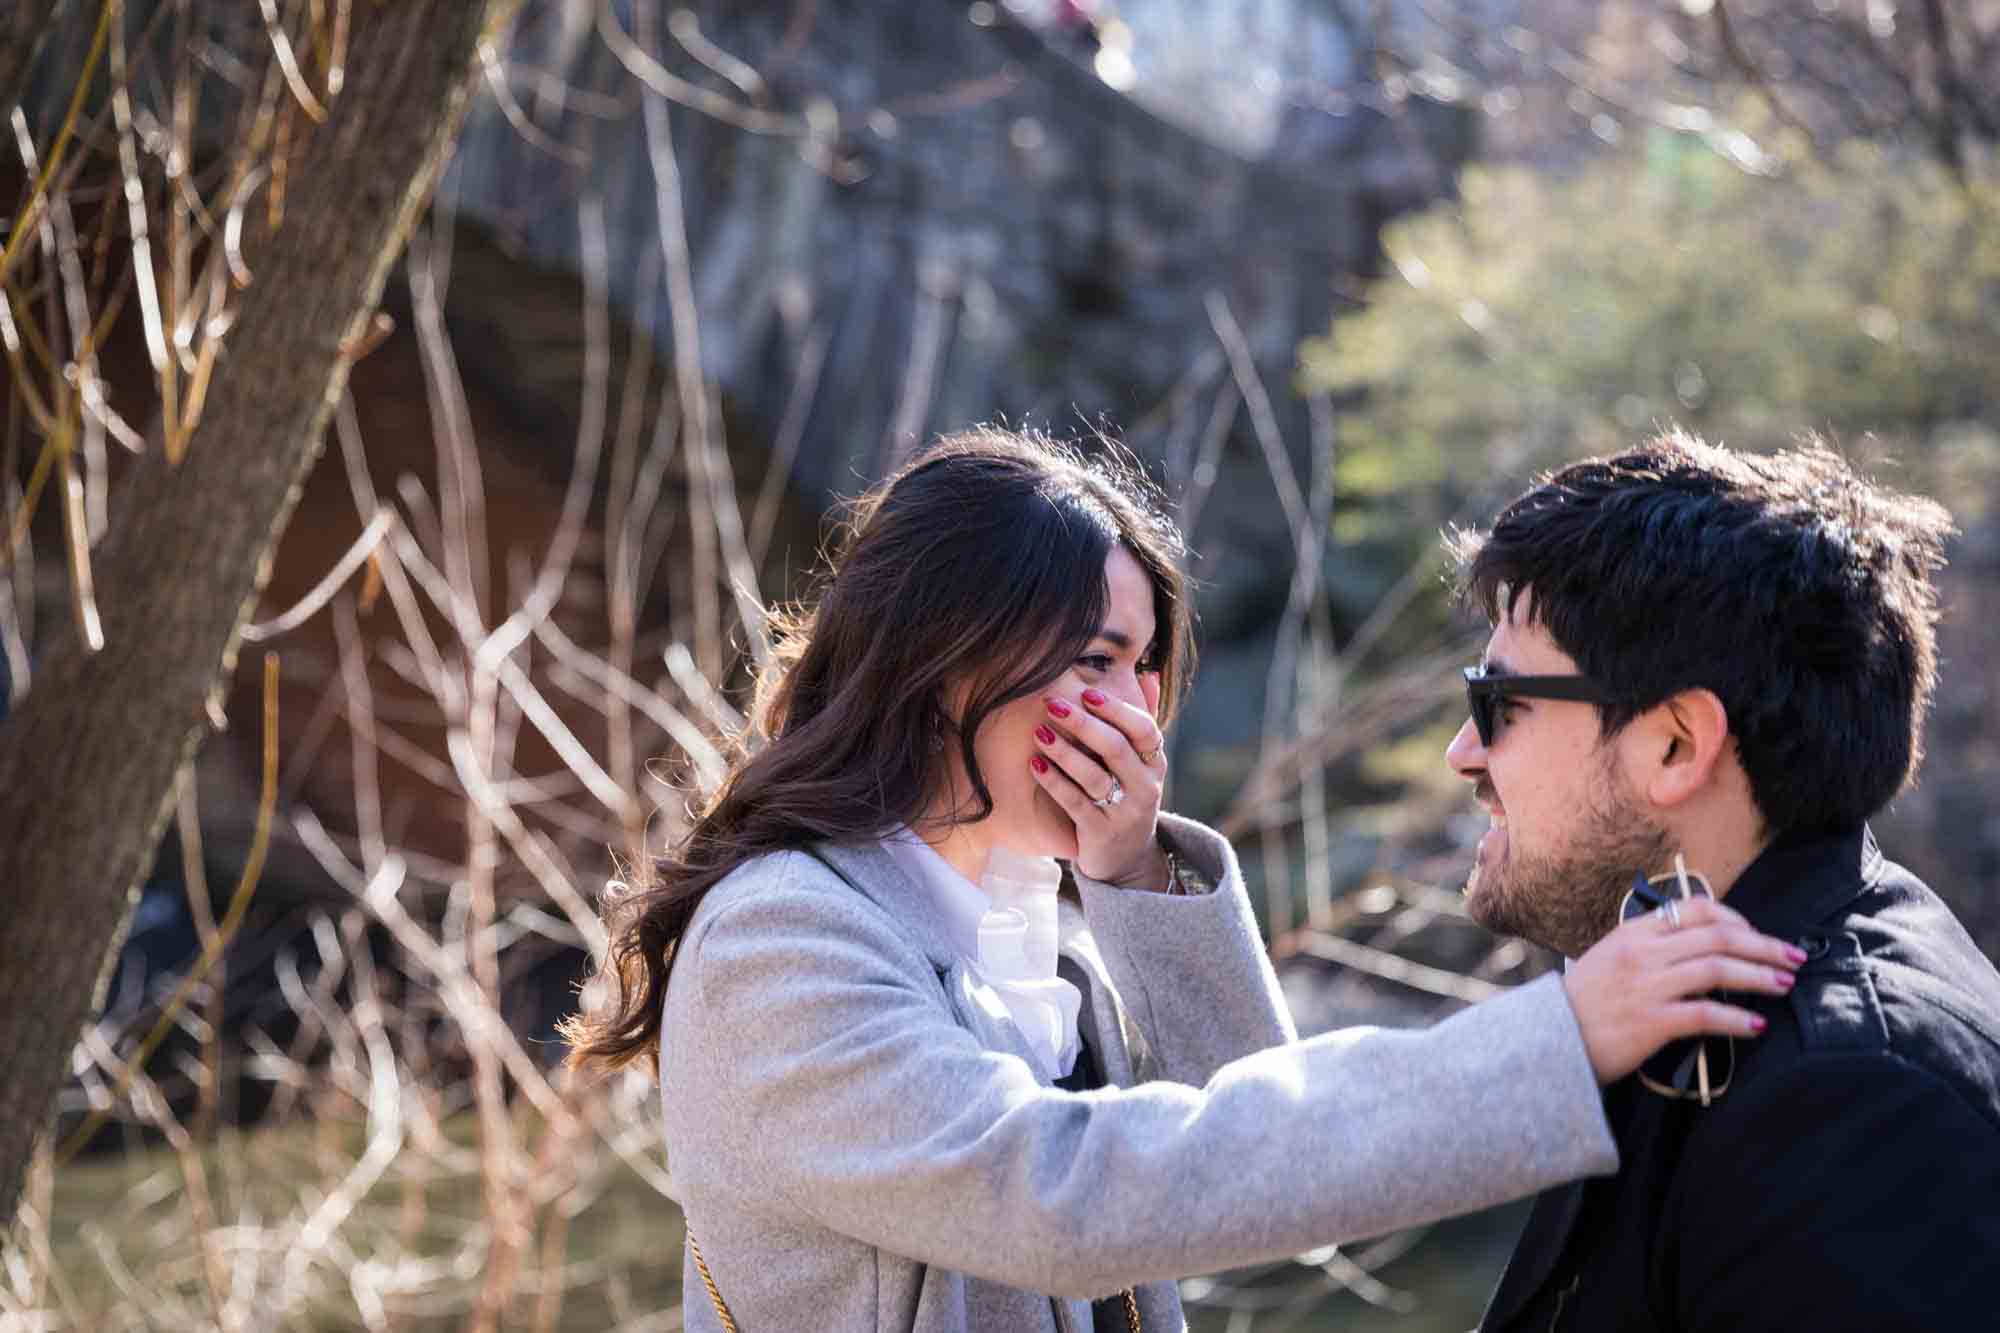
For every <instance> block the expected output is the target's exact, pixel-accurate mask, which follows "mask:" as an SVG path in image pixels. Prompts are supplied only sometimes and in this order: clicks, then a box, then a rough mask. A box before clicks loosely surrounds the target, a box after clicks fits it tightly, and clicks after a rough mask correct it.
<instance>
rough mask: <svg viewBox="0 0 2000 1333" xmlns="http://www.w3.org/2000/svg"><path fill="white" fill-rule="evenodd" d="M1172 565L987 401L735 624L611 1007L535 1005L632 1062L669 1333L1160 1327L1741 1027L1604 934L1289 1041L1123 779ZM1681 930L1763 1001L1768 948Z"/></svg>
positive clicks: (1390, 1218)
mask: <svg viewBox="0 0 2000 1333" xmlns="http://www.w3.org/2000/svg"><path fill="white" fill-rule="evenodd" d="M1181 556H1182V548H1181V542H1180V539H1179V536H1178V534H1177V533H1176V531H1175V530H1174V527H1173V525H1172V523H1171V522H1170V521H1169V520H1167V519H1166V518H1165V517H1164V516H1163V514H1162V513H1161V511H1160V510H1159V508H1158V507H1157V505H1156V504H1155V502H1154V500H1153V498H1152V492H1151V490H1150V489H1149V488H1148V486H1147V485H1146V483H1145V482H1144V480H1143V478H1142V477H1140V476H1139V474H1138V473H1137V472H1136V470H1134V469H1132V468H1130V467H1129V466H1126V465H1123V464H1121V463H1119V462H1118V461H1116V460H1115V459H1110V458H1105V457H1097V458H1090V459H1086V458H1084V457H1082V456H1080V455H1079V454H1077V453H1075V452H1072V451H1070V450H1068V449H1065V448H1062V447H1059V446H1055V445H1052V444H1049V443H1048V442H1046V441H1042V440H1039V439H1034V438H1029V437H1024V436H1021V435H1017V434H1014V433H1011V432H1006V431H1001V430H998V429H992V428H988V429H982V430H978V431H973V432H968V433H965V434H960V435H955V436H951V437H947V438H945V439H943V440H940V441H938V442H937V443H936V444H934V445H933V446H932V447H931V448H930V449H928V450H926V451H925V452H924V453H923V454H921V455H920V456H919V457H918V458H916V459H915V460H914V461H912V462H911V463H909V464H908V465H907V466H906V467H904V468H903V469H902V470H901V471H900V472H898V473H897V474H896V475H895V476H894V477H892V478H890V479H889V480H888V481H887V482H885V483H884V484H883V485H881V486H880V487H879V488H877V489H876V490H875V491H874V492H872V493H871V494H870V495H869V496H868V497H867V498H866V499H865V500H864V501H863V502H862V503H861V505H860V506H859V508H858V510H857V512H856V514H855V516H854V519H853V522H852V525H851V529H850V532H849V535H848V537H847V540H846V541H845V543H844V548H843V549H842V551H841V552H840V553H839V555H838V557H837V559H836V560H835V562H834V569H833V572H832V574H831V577H830V578H829V579H828V580H827V581H826V583H825V585H824V587H823V589H822V590H821V592H820V594H819V596H818V598H817V602H816V605H814V606H813V607H812V608H811V610H810V611H809V612H806V613H800V614H797V615H794V616H793V617H791V618H789V619H784V618H781V619H780V620H779V621H777V622H776V624H777V626H778V630H779V637H778V643H777V648H776V650H775V653H774V656H773V658H772V661H771V663H770V665H769V669H768V671H767V672H766V674H765V676H764V677H763V679H762V680H760V682H759V688H758V693H757V702H756V708H755V715H754V726H755V732H756V736H757V738H758V743H757V744H756V745H755V747H754V748H749V747H746V749H745V752H744V753H743V754H742V755H741V756H739V758H738V759H737V761H736V762H735V764H734V765H733V766H732V768H731V770H730V772H729V775H728V777H727V779H726V781H725V782H724V783H723V785H722V786H721V788H720V790H719V791H718V792H717V793H716V794H715V795H714V796H713V797H712V798H711V799H710V801H709V802H708V804H707V806H706V808H705V809H704V810H702V812H701V813H700V816H699V818H698V820H697V821H696V823H695V825H694V827H693V828H692V830H691V831H690V832H689V833H688V835H687V836H686V838H685V839H684V840H683V841H682V842H681V843H680V845H678V846H677V847H675V848H674V849H673V850H672V851H671V852H669V853H668V854H667V855H665V856H662V857H660V858H659V859H658V860H657V862H656V863H655V864H654V865H653V866H652V867H650V874H649V875H647V876H645V877H643V878H644V882H643V883H642V884H638V885H635V886H633V887H632V888H630V889H628V890H625V891H624V892H622V893H621V894H619V895H618V896H616V897H614V898H613V899H611V900H610V901H609V903H608V906H607V915H608V918H609V923H610V927H611V939H612V948H611V952H610V955H609V957H608V959H607V961H606V964H605V969H604V972H605V976H604V980H605V981H606V982H607V983H608V989H609V990H610V991H612V992H615V994H614V995H613V996H612V999H611V1002H610V1003H609V1004H608V1005H606V1006H605V1007H603V1008H601V1009H599V1010H596V1011H594V1012H592V1013H590V1014H587V1015H585V1016H584V1017H582V1018H581V1019H579V1020H577V1021H576V1022H575V1023H574V1024H573V1025H572V1029H571V1032H570V1036H571V1038H572V1040H573V1042H574V1053H573V1059H574V1060H575V1061H576V1062H578V1063H579V1064H582V1065H585V1066H597V1067H615V1066H618V1065H623V1064H626V1063H630V1062H634V1061H657V1069H658V1072H659V1074H660V1078H661V1086H662V1092H663V1096H664V1099H665V1109H666V1126H667V1134H668V1143H669V1147H670V1153H671V1165H672V1169H673V1174H674V1179H675V1182H676V1184H677V1186H678V1187H679V1193H680V1201H681V1203H682V1205H683V1207H684V1209H685V1211H686V1214H687V1219H688V1225H689V1244H688V1247H687V1248H688V1257H687V1262H686V1276H687V1286H686V1291H687V1292H688V1296H687V1299H686V1302H685V1308H686V1316H687V1326H688V1327H689V1328H691V1329H718V1328H733V1327H735V1326H736V1322H737V1321H740V1322H741V1326H742V1327H744V1328H746V1329H751V1330H848V1329H856V1330H859V1329H868V1330H881V1331H884V1333H886V1331H887V1330H922V1331H923V1333H947V1331H949V1333H960V1331H961V1330H993V1331H996V1333H998V1331H1002V1330H1004V1331H1005V1333H1015V1331H1016V1330H1062V1331H1063V1333H1085V1331H1086V1330H1092V1329H1118V1330H1130V1329H1137V1328H1144V1329H1147V1330H1176V1329H1181V1328H1182V1327H1183V1326H1184V1320H1183V1317H1182V1314H1181V1307H1180V1302H1179V1296H1178V1290H1177V1287H1176V1285H1175V1282H1174V1279H1176V1278H1180V1277H1184V1276H1189V1275H1193V1274H1198V1273H1206V1272H1213V1271H1215V1270H1218V1269H1222V1268H1228V1267H1235V1266H1240V1265H1245V1264H1250V1263H1254V1262H1260V1261H1268V1260H1272V1259H1276V1258H1280V1257H1282V1256H1285V1255H1290V1254H1296V1253H1299V1252H1301V1251H1304V1250H1307V1249H1311V1248H1313V1247H1315V1246H1318V1245H1323V1244H1327V1243H1330V1242H1335V1241H1340V1240H1346V1239H1351V1238H1354V1237H1357V1236H1363V1235H1369V1234H1377V1233H1381V1232H1385V1231H1389V1230H1393V1229H1395V1228H1398V1227H1404V1226H1409V1225H1414V1224H1416V1223H1419V1222H1424V1221H1428V1220H1432V1219H1435V1218H1438V1217H1441V1216H1445V1215H1447V1214H1451V1213H1456V1212H1462V1211H1467V1210H1470V1209H1474V1208H1479V1207H1483V1206H1486V1205H1489V1204H1493V1203H1497V1202H1500V1201H1502V1200H1505V1199H1509V1198H1515V1197H1519V1196H1522V1195H1525V1194H1529V1193H1532V1192H1534V1191H1536V1190H1540V1189H1543V1188H1546V1187H1548V1186H1551V1185H1554V1184H1557V1183H1560V1182H1562V1181H1565V1180H1569V1179H1573V1178H1575V1177H1578V1176H1581V1175H1587V1174H1592V1173H1601V1172H1606V1171H1609V1170H1611V1169H1613V1168H1614V1167H1615V1165H1616V1150H1615V1148H1614V1146H1613V1144H1612V1140H1611V1136H1610V1133H1609V1131H1608V1129H1607V1127H1606V1125H1605V1121H1604V1116H1603V1112H1602V1110H1601V1107H1600V1102H1599V1096H1598V1086H1599V1084H1600V1083H1602V1082H1608V1081H1610V1080H1612V1079H1615V1078H1617V1077H1620V1076H1622V1075H1624V1074H1625V1073H1628V1072H1630V1071H1631V1070H1632V1069H1633V1068H1635V1067H1636V1066H1637V1065H1638V1063H1639V1061H1640V1060H1641V1059H1642V1058H1643V1057H1645V1056H1647V1055H1649V1054H1651V1053H1652V1052H1653V1051H1654V1050H1656V1049H1657V1048H1658V1047H1660V1046H1661V1045H1663V1044H1664V1043H1665V1042H1666V1041H1667V1040H1669V1039H1671V1038H1675V1037H1682V1036H1686V1035H1689V1034H1690V1033H1692V1032H1694V1031H1697V1030H1698V1031H1704V1032H1713V1033H1728V1034H1731V1035H1736V1036H1746V1035H1749V1034H1750V1032H1751V1031H1752V1019H1751V1016H1750V1015H1749V1014H1748V1013H1747V1012H1745V1011H1743V1010H1740V1009H1736V1008H1733V1007H1729V1006H1725V1005H1721V1004H1716V1003H1713V1002H1704V1003H1689V1002H1688V1001H1689V997H1690V995H1692V994H1693V993H1694V992H1698V991H1702V990H1706V989H1708V988H1710V987H1711V986H1713V985H1714V984H1715V981H1716V977H1715V975H1714V974H1712V972H1711V969H1709V968H1707V967H1692V968H1691V967H1689V966H1688V965H1687V964H1688V962H1689V960H1688V959H1687V958H1686V956H1685V955H1686V950H1687V947H1688V946H1687V944H1686V941H1687V939H1688V938H1689V935H1688V933H1687V932H1678V933H1673V934H1670V933H1667V932H1662V931H1659V930H1657V929H1654V928H1651V927H1653V926H1656V924H1657V923H1648V922H1635V923H1632V924H1631V925H1628V926H1627V927H1623V928H1621V929H1620V930H1618V931H1616V932H1614V933H1613V934H1612V935H1611V936H1609V937H1608V938H1607V939H1605V940H1604V941H1603V942H1602V943H1601V944H1600V945H1599V946H1598V947H1597V948H1594V949H1592V950H1591V951H1590V952H1589V953H1588V954H1586V955H1585V956H1584V957H1582V958H1581V959H1578V960H1576V961H1575V962H1574V963H1573V964H1572V965H1571V967H1570V968H1569V970H1568V971H1567V973H1566V974H1565V975H1563V976H1561V977H1556V976H1550V977H1545V978H1542V979H1541V980H1539V981H1536V982H1533V983H1530V984H1529V985H1526V986H1522V987H1519V988H1517V989H1515V990H1513V991H1511V992H1509V993H1508V994H1507V995H1505V996H1502V997H1500V998H1498V999H1495V1000H1492V1001H1489V1002H1487V1003H1484V1004H1480V1005H1476V1006H1474V1007H1472V1008H1470V1009H1468V1010H1466V1011H1465V1012H1463V1013H1460V1014H1458V1015H1455V1016H1454V1017H1452V1018H1450V1019H1448V1020H1447V1021H1445V1022H1443V1023H1440V1024H1438V1025H1437V1026H1435V1027H1433V1028H1430V1029H1427V1030H1424V1031H1415V1032H1411V1031H1381V1030H1374V1029H1362V1030H1356V1031H1348V1032H1337V1033H1329V1034H1327V1035H1325V1036H1322V1037H1318V1038H1314V1039H1311V1040H1306V1041H1300V1040H1299V1039H1298V1038H1297V1036H1296V1034H1295V1033H1294V1031H1293V1028H1292V1024H1291V1020H1290V1018H1289V1016H1288V1015H1287V1014H1286V1011H1285V1006H1284V1003H1283V1000H1282V999H1281V998H1280V995H1279V992H1278V987H1277V982H1276V978H1275V976H1274V975H1273V973H1272V971H1271V967H1270V964H1269V962H1268V960H1267V959H1266V956H1265V953H1264V950H1263V947H1262V944H1261V941H1260V939H1259V937H1258V934H1257V929H1256V923H1255V921H1254V919H1253V918H1252V915H1251V911H1250V905H1249V902H1248V899H1247V898H1246V896H1245V893H1244V887H1243V882H1242V878H1241V875H1240V873H1239V872H1238V868H1237V863H1236V858H1235V856H1234V854H1233V853H1232V852H1231V850H1230V847H1229V845H1228V843H1227V842H1226V841H1224V839H1223V838H1221V837H1220V836H1219V835H1218V834H1216V833H1214V832H1212V831H1211V830H1209V829H1207V828H1204V827H1203V826H1201V825H1200V824H1197V823H1195V822H1193V821H1191V820H1187V819H1182V818H1179V817H1177V816H1174V815H1170V814H1166V813H1163V812H1162V811H1161V810H1160V808H1159V806H1160V796H1161V791H1162V786H1163V784H1164V781H1165V777H1166V759H1165V754H1164V750H1163V742H1162V738H1161V729H1162V728H1163V727H1164V726H1166V725H1167V724H1168V723H1169V722H1170V721H1171V720H1172V717H1173V714H1174V711H1175V707H1176V705H1177V703H1178V702H1179V700H1180V699H1181V697H1182V694H1183V692H1184V690H1185V689H1186V686H1187V681H1188V676H1189V672H1190V671H1191V669H1192V665H1193V658H1194V653H1193V638H1192V631H1191V626H1190V615H1189V606H1188V595H1187V589H1186V585H1185V583H1184V581H1183V576H1182V574H1181V573H1180V568H1179V562H1180V559H1181ZM1059 863H1061V864H1066V866H1067V870H1066V872H1060V873H1059V872H1058V869H1057V866H1058V864H1059ZM1058 878H1060V881H1061V883H1060V888H1058V886H1057V880H1058ZM1682 920H1683V922H1686V923H1694V922H1701V923H1706V924H1709V925H1712V926H1713V927H1714V931H1713V934H1712V936H1706V935H1705V936H1704V938H1712V939H1713V940H1714V941H1715V943H1714V944H1713V947H1712V950H1711V952H1712V954H1713V955H1715V956H1716V957H1717V959H1718V961H1717V963H1716V967H1718V968H1720V969H1721V972H1720V975H1721V976H1722V977H1723V978H1724V979H1725V981H1726V983H1727V985H1728V987H1729V988H1730V989H1735V990H1744V991H1764V992H1770V993H1776V992H1779V991H1781V990H1782V985H1781V983H1780V980H1779V977H1778V974H1777V973H1776V972H1774V971H1773V969H1774V968H1778V969H1784V968H1789V967H1790V966H1791V963H1790V962H1789V960H1788V958H1787V955H1786V954H1785V952H1784V950H1783V946H1782V944H1781V943H1779V942H1778V941H1774V940H1768V939H1766V938H1765V937H1763V936H1760V935H1757V934H1755V933H1754V932H1752V931H1751V930H1750V929H1749V927H1748V926H1747V925H1745V924H1743V923H1742V922H1741V919H1740V918H1737V917H1736V916H1735V915H1734V914H1733V913H1731V912H1729V910H1728V909H1727V908H1723V907H1720V906H1718V905H1716V904H1713V903H1708V902H1697V903H1690V904H1689V905H1688V907H1687V910H1686V911H1685V912H1683V913H1682ZM1670 943H1671V944H1673V946H1674V953H1673V954H1672V955H1670V954H1669V951H1668V948H1667V946H1668V945H1669V944H1670ZM1093 1302H1097V1304H1096V1305H1093Z"/></svg>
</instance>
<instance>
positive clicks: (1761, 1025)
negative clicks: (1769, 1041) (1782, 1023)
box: [1750, 1014, 1770, 1032]
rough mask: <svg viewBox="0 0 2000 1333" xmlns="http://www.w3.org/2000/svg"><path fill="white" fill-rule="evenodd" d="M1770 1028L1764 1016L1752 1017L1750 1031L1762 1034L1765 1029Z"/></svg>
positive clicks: (1754, 1015) (1756, 1015)
mask: <svg viewBox="0 0 2000 1333" xmlns="http://www.w3.org/2000/svg"><path fill="white" fill-rule="evenodd" d="M1769 1026H1770V1024H1769V1023H1768V1022H1766V1021H1765V1019H1764V1016H1763V1015H1762V1014H1752V1015H1750V1030H1751V1031H1752V1032H1762V1031H1763V1030H1764V1029H1765V1028H1767V1027H1769Z"/></svg>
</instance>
